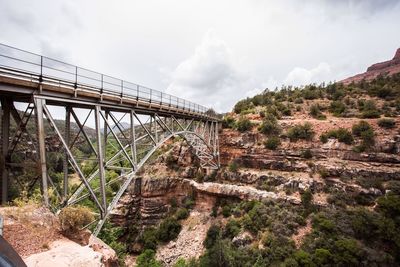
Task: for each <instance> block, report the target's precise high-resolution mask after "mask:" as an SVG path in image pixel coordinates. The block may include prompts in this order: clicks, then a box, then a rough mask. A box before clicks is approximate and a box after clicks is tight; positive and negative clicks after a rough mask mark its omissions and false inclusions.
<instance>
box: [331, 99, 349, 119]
mask: <svg viewBox="0 0 400 267" xmlns="http://www.w3.org/2000/svg"><path fill="white" fill-rule="evenodd" d="M329 112H331V113H332V114H333V115H334V116H336V117H341V116H343V114H344V113H345V112H346V105H345V104H344V103H343V102H342V101H332V102H331V104H330V106H329Z"/></svg>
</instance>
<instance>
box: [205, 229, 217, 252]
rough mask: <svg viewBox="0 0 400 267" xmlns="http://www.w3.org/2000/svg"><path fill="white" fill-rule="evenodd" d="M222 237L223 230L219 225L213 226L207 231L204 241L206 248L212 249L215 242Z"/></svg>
mask: <svg viewBox="0 0 400 267" xmlns="http://www.w3.org/2000/svg"><path fill="white" fill-rule="evenodd" d="M220 235H221V228H220V227H219V226H218V225H215V224H213V225H211V226H210V228H209V229H208V231H207V236H206V239H205V240H204V246H205V247H206V248H211V247H212V246H214V244H215V242H216V241H217V239H218V238H219V236H220Z"/></svg>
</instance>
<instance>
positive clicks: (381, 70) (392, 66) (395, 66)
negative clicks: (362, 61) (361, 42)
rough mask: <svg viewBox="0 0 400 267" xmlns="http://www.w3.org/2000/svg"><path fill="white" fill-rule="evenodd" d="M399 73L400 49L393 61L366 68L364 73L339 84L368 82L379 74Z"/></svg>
mask: <svg viewBox="0 0 400 267" xmlns="http://www.w3.org/2000/svg"><path fill="white" fill-rule="evenodd" d="M399 72H400V48H399V49H397V51H396V54H395V55H394V57H393V59H391V60H388V61H385V62H380V63H376V64H373V65H371V66H370V67H368V68H367V71H366V72H364V73H361V74H357V75H355V76H353V77H350V78H347V79H345V80H342V81H340V82H341V83H343V84H349V83H351V82H360V81H361V80H366V81H370V80H373V79H374V78H376V77H377V76H378V75H380V74H383V75H389V76H390V75H393V74H395V73H399Z"/></svg>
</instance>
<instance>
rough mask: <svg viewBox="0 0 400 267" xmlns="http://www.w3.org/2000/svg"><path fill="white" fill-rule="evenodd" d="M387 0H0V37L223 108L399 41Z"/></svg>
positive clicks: (397, 6) (348, 67)
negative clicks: (267, 89)
mask: <svg viewBox="0 0 400 267" xmlns="http://www.w3.org/2000/svg"><path fill="white" fill-rule="evenodd" d="M399 33H400V1H395V0H332V1H328V0H308V1H298V0H297V1H295V0H279V1H268V0H264V1H262V0H246V1H244V0H219V1H215V0H213V1H211V0H202V1H197V0H185V1H183V0H180V1H179V0H169V1H162V0H158V1H156V0H146V1H134V0H119V1H105V0H104V1H98V0H96V1H94V0H68V1H61V0H59V1H54V0H37V1H31V0H18V1H15V0H0V43H4V44H7V45H11V46H15V47H18V48H21V49H25V50H28V51H32V52H35V53H39V54H43V55H45V56H48V57H53V58H56V59H60V60H63V61H66V62H69V63H71V64H74V65H78V66H82V67H85V68H88V69H91V70H96V71H99V72H101V73H105V74H108V75H111V76H114V77H117V78H121V79H124V80H126V81H130V82H134V83H139V84H142V85H145V86H147V87H150V88H154V89H157V90H160V91H163V92H167V93H170V94H173V95H176V96H179V97H182V98H186V99H188V100H190V101H192V102H196V103H199V104H202V105H204V106H207V107H212V108H214V109H215V110H216V111H218V112H227V111H230V110H231V109H232V107H233V105H234V104H235V103H236V102H237V101H238V100H240V99H242V98H244V97H247V96H252V95H255V94H257V93H259V92H261V91H263V90H264V89H266V88H269V89H270V90H273V89H275V88H276V87H280V86H281V85H305V84H309V83H320V82H323V81H325V82H329V81H338V80H341V79H344V78H346V77H349V76H352V75H355V74H357V73H360V72H363V71H365V70H366V68H367V67H368V66H369V65H371V64H373V63H376V62H380V61H384V60H388V59H391V58H392V57H393V55H394V53H395V51H396V49H397V48H399V47H400V34H399Z"/></svg>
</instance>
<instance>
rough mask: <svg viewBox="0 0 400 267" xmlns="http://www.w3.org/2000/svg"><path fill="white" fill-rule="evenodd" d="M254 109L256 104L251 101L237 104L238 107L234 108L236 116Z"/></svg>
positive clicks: (242, 101)
mask: <svg viewBox="0 0 400 267" xmlns="http://www.w3.org/2000/svg"><path fill="white" fill-rule="evenodd" d="M253 107H254V104H253V103H252V102H251V101H250V99H243V100H240V101H239V102H237V103H236V105H235V106H234V107H233V111H234V112H235V113H236V114H240V113H241V112H242V111H244V110H246V109H250V108H253Z"/></svg>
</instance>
